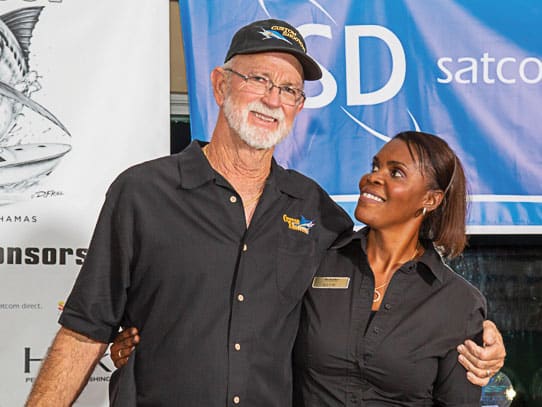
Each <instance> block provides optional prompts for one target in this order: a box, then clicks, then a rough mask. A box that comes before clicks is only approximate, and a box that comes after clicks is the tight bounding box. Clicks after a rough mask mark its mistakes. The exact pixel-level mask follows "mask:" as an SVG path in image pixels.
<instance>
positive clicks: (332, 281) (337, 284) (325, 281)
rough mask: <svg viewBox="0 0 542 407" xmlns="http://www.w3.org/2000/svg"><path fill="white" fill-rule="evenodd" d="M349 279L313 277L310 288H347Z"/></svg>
mask: <svg viewBox="0 0 542 407" xmlns="http://www.w3.org/2000/svg"><path fill="white" fill-rule="evenodd" d="M349 285H350V277H314V278H313V280H312V288H342V289H345V288H348V286H349Z"/></svg>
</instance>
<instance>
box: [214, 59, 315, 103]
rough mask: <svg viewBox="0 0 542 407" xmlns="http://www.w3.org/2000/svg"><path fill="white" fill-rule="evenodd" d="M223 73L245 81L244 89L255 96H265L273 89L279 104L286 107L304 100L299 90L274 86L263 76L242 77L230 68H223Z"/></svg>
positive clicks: (303, 94)
mask: <svg viewBox="0 0 542 407" xmlns="http://www.w3.org/2000/svg"><path fill="white" fill-rule="evenodd" d="M224 70H225V71H228V72H231V73H233V74H235V75H237V76H238V77H240V78H241V79H242V80H244V81H245V89H246V90H247V91H249V92H253V93H255V94H257V95H265V94H266V93H267V92H271V91H272V90H273V88H277V89H278V90H279V96H280V102H281V103H282V104H284V105H288V106H297V105H298V104H299V103H301V102H302V101H303V100H305V93H304V92H303V91H302V90H301V89H297V88H293V87H291V86H288V85H275V84H274V83H273V81H272V80H271V79H269V78H266V77H265V76H260V75H243V74H242V73H240V72H237V71H234V70H233V69H230V68H224Z"/></svg>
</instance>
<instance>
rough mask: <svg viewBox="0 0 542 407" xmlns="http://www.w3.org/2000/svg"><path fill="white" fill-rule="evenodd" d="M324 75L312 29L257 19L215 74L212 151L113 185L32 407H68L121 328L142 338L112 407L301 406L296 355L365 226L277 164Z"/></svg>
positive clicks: (135, 172)
mask: <svg viewBox="0 0 542 407" xmlns="http://www.w3.org/2000/svg"><path fill="white" fill-rule="evenodd" d="M320 77H321V70H320V68H319V66H318V65H317V64H316V62H315V61H314V60H312V58H310V57H309V56H308V55H307V53H306V46H305V42H304V40H303V38H302V37H301V35H300V34H299V32H298V31H297V30H296V29H295V28H294V27H292V26H291V25H289V24H288V23H286V22H284V21H280V20H265V21H257V22H254V23H252V24H250V25H248V26H246V27H243V28H242V29H240V30H239V31H238V32H237V33H236V34H235V36H234V38H233V40H232V43H231V46H230V49H229V51H228V54H227V56H226V64H225V65H224V66H222V67H217V68H215V69H214V70H213V71H212V73H211V82H212V86H213V92H214V97H215V100H216V103H217V104H218V106H219V108H220V109H219V113H218V118H217V123H216V126H215V129H214V131H213V134H212V137H211V141H210V143H208V144H205V143H203V142H198V141H194V142H193V143H192V144H191V145H190V146H189V147H187V148H186V149H185V150H184V151H183V152H181V153H180V154H177V155H174V156H169V157H164V158H161V159H158V160H154V161H150V162H147V163H144V164H140V165H138V166H135V167H133V168H130V169H128V170H127V171H125V172H124V173H123V174H121V175H120V176H119V177H118V178H117V179H116V180H115V182H114V183H113V184H112V185H111V187H110V189H109V191H108V193H107V198H106V201H105V204H104V206H103V209H102V211H101V214H100V217H99V220H98V223H97V226H96V229H95V232H94V236H93V238H92V242H91V245H90V247H89V251H88V254H87V257H86V260H85V264H84V265H83V267H82V269H81V272H80V274H79V276H78V278H77V281H76V283H75V286H74V288H73V291H72V293H71V294H70V297H69V299H68V301H67V302H66V305H65V307H64V311H63V314H62V316H61V318H60V323H61V324H62V328H61V329H60V331H59V333H58V334H57V336H56V338H55V340H54V342H53V345H52V346H51V349H50V351H49V354H48V356H47V359H46V360H45V362H44V364H43V366H42V369H41V371H40V374H39V377H38V378H37V380H36V383H35V385H34V388H33V390H32V393H31V395H30V398H29V401H28V404H27V405H28V406H55V407H58V406H67V405H70V404H71V403H72V402H73V401H74V400H75V399H76V398H77V395H78V394H79V392H80V391H81V389H82V388H83V387H84V385H85V382H86V380H87V378H88V376H89V374H90V372H91V371H92V368H93V367H94V366H95V365H96V363H97V361H98V360H99V358H100V357H101V355H102V354H103V352H104V351H105V349H106V347H107V343H108V342H110V341H111V340H113V338H114V337H115V335H116V333H117V332H118V329H119V326H135V327H137V329H138V330H139V332H140V333H141V338H142V339H141V342H140V343H139V345H138V347H137V349H136V350H135V352H134V355H133V357H131V358H130V361H129V363H128V364H127V365H126V366H124V367H123V368H122V369H119V370H117V371H116V372H115V377H114V382H115V385H114V386H113V389H114V392H113V393H112V397H111V398H112V405H116V406H120V405H123V406H124V405H126V406H128V405H130V406H134V405H137V406H185V407H186V406H188V407H190V406H194V407H196V406H197V407H201V406H206V407H209V406H211V407H212V406H225V405H227V406H230V405H232V406H234V405H247V406H258V407H266V406H276V407H287V406H289V405H291V386H292V376H291V350H292V346H293V342H294V338H295V335H296V331H297V327H298V320H299V315H300V306H301V299H302V296H303V294H304V292H305V290H306V288H307V287H308V286H309V284H310V282H311V279H312V277H313V275H314V273H315V271H316V268H317V266H318V263H319V261H320V259H321V257H322V255H323V253H324V252H325V250H326V249H327V248H328V247H329V246H330V245H331V243H332V242H333V241H334V240H335V238H336V237H337V236H338V235H339V234H341V233H342V232H345V231H350V230H351V228H352V222H351V220H350V218H349V217H348V216H347V215H346V213H345V212H344V211H343V210H342V209H341V208H339V207H338V206H337V205H336V204H335V203H334V202H333V201H332V200H331V199H330V198H329V196H328V195H327V194H326V193H325V192H324V191H323V190H322V189H321V188H320V187H319V186H318V185H317V184H316V183H314V182H313V181H312V180H310V179H308V178H306V177H304V176H303V175H301V174H299V173H297V172H295V171H292V170H285V169H284V168H282V167H280V166H279V165H277V164H276V162H275V161H274V160H273V149H274V146H275V145H276V144H277V143H278V142H280V141H281V140H282V139H283V138H284V137H286V135H287V134H288V132H289V131H290V129H291V127H292V124H293V121H294V118H295V116H296V115H297V114H298V113H299V112H300V111H301V109H302V107H303V103H304V100H305V95H304V93H303V82H304V80H317V79H319V78H320Z"/></svg>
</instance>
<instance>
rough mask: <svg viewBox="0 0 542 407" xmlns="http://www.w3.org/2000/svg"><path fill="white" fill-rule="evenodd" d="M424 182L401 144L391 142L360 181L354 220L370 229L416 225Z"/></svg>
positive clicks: (425, 187)
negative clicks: (413, 223) (414, 223)
mask: <svg viewBox="0 0 542 407" xmlns="http://www.w3.org/2000/svg"><path fill="white" fill-rule="evenodd" d="M427 184H428V183H427V180H426V179H425V178H424V176H423V175H422V173H421V170H420V168H419V164H418V162H417V161H414V160H413V159H412V157H411V155H410V152H409V151H408V147H407V145H406V143H405V142H404V141H402V140H391V141H390V142H388V143H387V144H386V145H385V146H384V147H382V149H381V150H380V151H379V152H378V153H377V154H376V156H375V157H374V159H373V164H372V167H371V172H370V173H368V174H365V175H364V176H362V177H361V180H360V182H359V189H360V197H359V200H358V204H357V206H356V211H355V216H356V219H358V220H359V221H360V222H363V223H365V224H366V225H369V226H370V227H371V228H373V229H384V228H390V227H397V226H404V225H407V224H409V223H412V222H419V219H418V218H417V216H416V215H417V214H419V213H420V211H421V210H422V208H423V206H424V202H425V199H426V196H427V192H428V188H427Z"/></svg>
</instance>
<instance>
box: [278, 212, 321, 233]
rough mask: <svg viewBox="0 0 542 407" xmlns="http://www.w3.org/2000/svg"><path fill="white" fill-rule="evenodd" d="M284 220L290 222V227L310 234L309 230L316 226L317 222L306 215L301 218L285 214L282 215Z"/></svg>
mask: <svg viewBox="0 0 542 407" xmlns="http://www.w3.org/2000/svg"><path fill="white" fill-rule="evenodd" d="M282 220H283V221H284V222H285V223H287V224H288V229H291V230H297V231H298V232H301V233H305V234H306V235H308V234H309V231H310V230H311V228H312V227H314V225H315V223H314V221H312V220H309V219H305V217H304V216H301V218H300V219H299V218H291V217H290V216H288V215H286V214H284V215H282Z"/></svg>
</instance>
